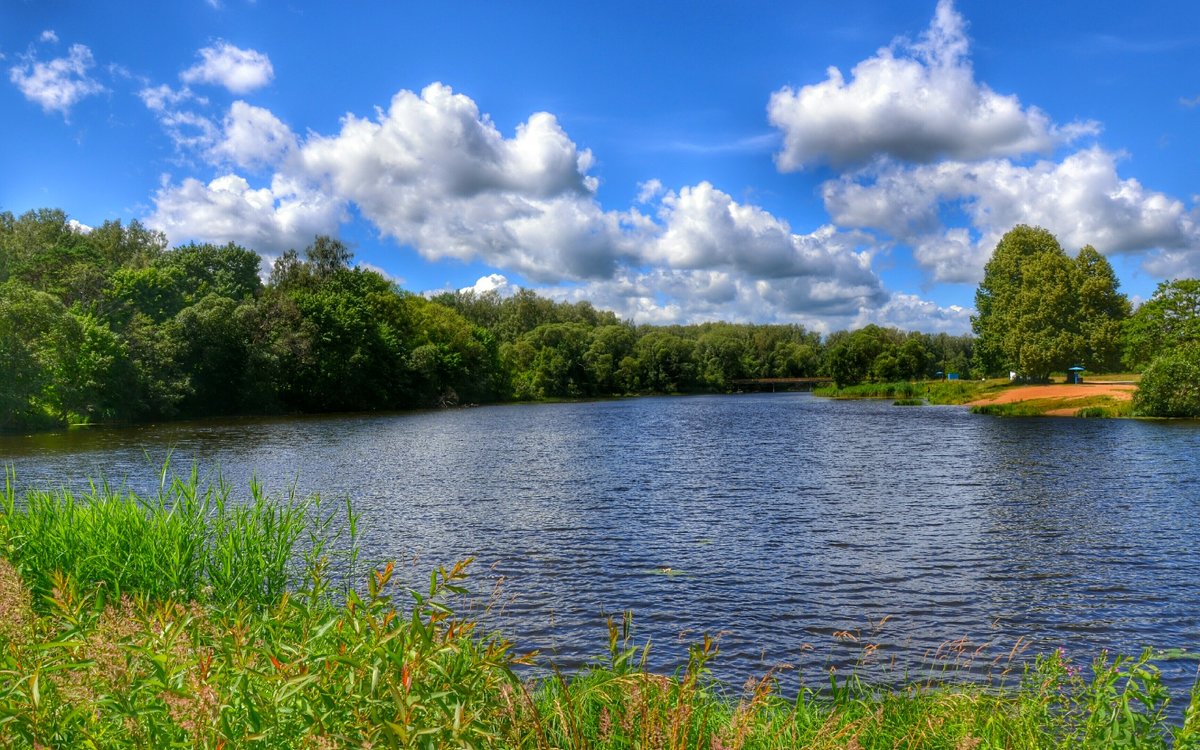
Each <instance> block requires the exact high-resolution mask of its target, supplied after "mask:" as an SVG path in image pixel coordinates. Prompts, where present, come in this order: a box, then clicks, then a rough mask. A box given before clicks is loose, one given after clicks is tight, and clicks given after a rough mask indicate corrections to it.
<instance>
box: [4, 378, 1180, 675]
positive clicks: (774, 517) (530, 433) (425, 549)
mask: <svg viewBox="0 0 1200 750" xmlns="http://www.w3.org/2000/svg"><path fill="white" fill-rule="evenodd" d="M168 451H171V452H173V459H172V460H173V464H174V466H175V467H176V468H177V469H180V470H185V469H186V468H187V466H188V465H189V464H190V463H191V462H193V461H196V462H199V465H200V467H201V468H202V470H212V469H215V468H216V467H219V468H220V471H221V473H222V474H223V476H224V477H225V478H226V479H227V480H229V481H231V482H233V483H234V484H235V485H238V486H239V487H241V488H244V487H245V484H246V481H247V480H248V479H249V477H251V476H252V475H257V477H258V479H259V480H260V481H261V482H263V483H264V484H265V485H266V486H267V487H268V489H274V490H278V491H284V490H286V489H287V488H288V487H290V486H292V485H296V486H297V487H298V489H299V490H300V491H301V492H312V491H319V492H320V493H321V494H322V495H323V496H324V497H327V498H328V497H341V496H349V497H350V498H351V499H352V501H353V503H354V505H355V506H356V507H357V508H358V509H359V510H361V512H362V514H363V522H362V523H363V527H364V530H365V531H364V537H363V541H364V545H365V548H366V554H367V555H368V556H370V557H371V558H374V559H396V560H399V561H401V562H402V565H401V575H403V576H404V577H405V578H406V580H408V581H411V582H413V583H417V582H419V581H421V580H422V579H425V580H427V579H428V571H429V570H430V569H431V568H432V567H434V566H436V565H438V564H449V563H451V562H453V561H455V560H457V559H459V558H463V557H467V556H474V557H475V558H476V562H475V564H474V566H473V568H472V570H473V571H474V575H473V582H472V584H471V587H472V589H473V590H474V591H476V592H478V593H479V596H478V597H477V599H476V600H475V601H474V602H473V603H471V604H470V606H473V607H477V608H478V607H480V606H481V601H482V600H483V599H486V598H489V595H491V594H492V593H493V591H496V592H498V593H497V598H495V599H494V602H495V606H493V608H492V609H491V610H490V611H489V612H488V613H487V614H486V615H485V617H484V619H485V621H486V623H487V624H488V625H492V626H497V627H500V628H502V629H503V630H504V632H505V634H506V635H508V636H509V637H510V638H512V639H513V640H515V641H516V643H517V646H518V648H520V649H522V650H526V649H533V648H537V649H541V650H542V652H543V654H546V655H550V656H552V657H553V658H555V659H556V660H557V661H558V662H559V663H560V664H563V665H567V666H572V665H576V664H578V663H580V661H581V660H586V659H588V658H590V657H595V656H599V655H600V654H601V653H602V652H603V651H604V650H605V644H606V641H605V632H606V631H605V626H604V622H605V616H606V615H610V614H615V615H618V616H619V614H620V613H621V612H623V611H625V610H632V611H633V612H634V622H635V627H636V633H637V636H638V638H639V640H642V641H644V640H646V639H650V640H652V642H653V645H652V648H651V661H652V663H653V664H654V665H655V666H656V667H659V668H664V669H670V668H673V667H675V666H677V665H678V664H679V663H680V661H681V660H682V659H685V658H686V648H687V645H688V644H691V643H694V642H696V641H697V640H698V639H699V638H700V637H701V636H702V634H704V633H710V634H720V638H721V640H720V645H721V655H720V656H719V657H718V660H717V661H716V663H715V667H716V672H717V674H718V675H719V676H722V677H724V678H726V679H729V680H731V681H736V682H740V681H741V680H743V679H745V678H746V677H749V676H752V675H761V674H762V673H763V672H764V671H765V670H767V669H769V668H770V667H771V666H773V665H776V664H780V663H787V664H790V665H792V666H794V667H795V669H794V670H793V671H789V672H788V673H787V675H788V676H787V677H786V681H794V680H796V679H797V678H796V675H800V676H801V678H802V679H803V680H804V682H805V683H807V684H810V685H813V684H816V685H819V684H822V682H824V681H825V680H827V677H825V676H824V670H826V669H827V668H828V667H829V666H830V665H833V666H839V667H842V668H845V667H846V666H847V665H849V664H853V663H855V662H858V661H863V660H864V659H865V664H866V666H865V667H862V668H863V669H865V670H866V671H868V672H871V671H872V670H878V669H881V668H885V669H886V670H887V671H885V672H884V674H889V675H895V676H896V677H897V678H899V677H900V676H902V674H903V672H904V671H906V670H908V671H909V672H910V674H911V673H912V672H913V671H914V670H919V669H920V668H922V667H923V666H927V665H929V664H930V663H931V662H933V661H937V660H938V659H940V660H942V661H946V660H950V661H954V660H970V661H971V662H972V665H973V669H975V670H978V671H986V670H987V669H989V666H988V664H989V662H990V660H992V659H995V658H1000V659H1001V664H1004V663H1007V658H1006V656H1007V654H1008V653H1009V652H1010V651H1011V650H1012V649H1013V648H1014V647H1017V648H1018V650H1019V649H1020V647H1021V646H1024V645H1026V644H1029V650H1028V651H1027V652H1026V654H1027V655H1028V654H1032V653H1035V652H1045V651H1048V650H1050V649H1053V648H1057V647H1063V648H1064V649H1066V650H1067V651H1068V653H1070V654H1072V655H1074V656H1076V657H1078V658H1081V659H1090V658H1091V657H1092V656H1094V655H1095V654H1096V653H1098V652H1099V650H1100V649H1102V648H1108V649H1110V650H1115V651H1120V652H1138V651H1140V650H1141V648H1142V647H1144V646H1155V647H1158V648H1162V649H1168V648H1185V649H1189V650H1192V651H1196V650H1200V483H1197V481H1196V467H1197V466H1200V425H1197V424H1196V423H1173V422H1141V421H1133V420H1075V419H1050V418H1042V419H1000V418H992V417H984V416H978V415H972V414H970V413H968V412H967V410H966V409H964V408H962V407H933V406H929V407H919V408H918V407H895V406H892V405H891V403H890V402H876V401H857V402H843V401H829V400H823V399H818V398H815V397H812V396H810V395H808V394H761V395H738V396H711V397H679V398H642V399H630V400H619V401H604V402H594V403H571V404H545V405H516V406H496V407H484V408H474V409H462V410H454V411H438V412H424V413H408V414H399V415H394V414H389V415H353V416H336V417H314V418H288V419H250V420H236V421H209V422H191V423H182V424H171V425H161V426H147V427H138V428H130V429H118V430H105V429H94V430H81V431H72V432H68V433H63V434H58V435H43V436H34V437H17V438H0V462H3V463H10V464H12V465H13V466H14V467H15V470H16V476H17V480H18V483H19V484H20V485H22V486H30V485H38V486H44V485H47V484H50V485H57V484H61V483H63V482H64V481H68V480H71V481H77V480H82V479H84V478H86V477H97V476H104V477H106V478H107V479H108V480H109V481H110V482H113V483H116V484H121V483H124V484H126V485H128V486H130V487H131V488H139V489H145V488H149V487H153V486H156V482H157V472H158V469H159V468H160V467H161V463H162V461H163V458H164V457H165V456H166V454H167V452H168ZM665 568H669V569H670V574H669V575H667V574H664V570H663V569H665ZM881 622H882V624H881ZM959 639H963V640H961V641H960V640H959ZM955 641H959V642H958V643H957V644H954V642H955ZM947 644H950V645H947ZM976 648H980V651H979V653H978V655H974V654H975V650H976ZM939 649H940V654H939ZM880 665H883V667H881V666H880ZM1161 666H1162V667H1163V669H1164V672H1165V673H1166V675H1167V678H1168V680H1169V681H1170V682H1171V683H1173V684H1174V685H1176V686H1183V685H1190V682H1191V679H1192V676H1193V675H1194V674H1195V670H1196V662H1195V661H1188V660H1181V661H1169V662H1163V663H1162V664H1161ZM885 679H886V677H885Z"/></svg>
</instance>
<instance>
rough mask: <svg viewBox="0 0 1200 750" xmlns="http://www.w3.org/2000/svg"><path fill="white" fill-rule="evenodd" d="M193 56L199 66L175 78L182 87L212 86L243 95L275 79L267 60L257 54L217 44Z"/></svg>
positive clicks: (255, 51)
mask: <svg viewBox="0 0 1200 750" xmlns="http://www.w3.org/2000/svg"><path fill="white" fill-rule="evenodd" d="M196 54H197V55H198V56H199V57H200V62H198V63H196V64H195V65H193V66H192V67H190V68H188V69H187V70H185V71H183V72H182V73H180V74H179V77H180V79H182V80H183V82H184V83H208V84H214V85H218V86H224V87H225V88H227V89H229V90H230V91H232V92H233V93H235V94H245V93H248V92H250V91H253V90H255V89H259V88H262V87H263V86H266V85H267V84H268V83H270V82H271V80H272V79H273V78H274V77H275V68H274V67H273V66H272V65H271V59H270V58H269V57H267V55H266V54H264V53H262V52H258V51H257V50H252V49H242V48H240V47H235V46H233V45H232V44H230V43H229V42H226V41H218V42H217V43H216V44H214V45H212V46H211V47H204V48H203V49H201V50H200V51H199V52H197V53H196Z"/></svg>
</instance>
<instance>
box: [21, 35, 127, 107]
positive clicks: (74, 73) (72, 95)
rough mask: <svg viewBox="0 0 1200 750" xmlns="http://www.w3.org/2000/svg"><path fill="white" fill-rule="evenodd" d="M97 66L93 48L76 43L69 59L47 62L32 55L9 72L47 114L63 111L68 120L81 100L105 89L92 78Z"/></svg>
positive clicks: (30, 98) (60, 58)
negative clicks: (92, 70) (94, 68)
mask: <svg viewBox="0 0 1200 750" xmlns="http://www.w3.org/2000/svg"><path fill="white" fill-rule="evenodd" d="M95 65H96V61H95V59H94V58H93V57H92V51H91V49H89V48H88V47H87V46H85V45H82V44H72V45H71V47H70V49H68V50H67V56H66V57H57V58H54V59H52V60H45V61H43V60H38V59H36V58H34V57H33V56H32V54H31V55H27V56H25V57H24V58H23V59H22V62H21V64H20V65H15V66H13V67H12V68H10V69H9V71H8V77H9V80H11V81H12V82H13V83H14V84H16V86H17V88H18V89H20V91H21V93H22V94H24V95H25V98H26V99H29V100H30V101H32V102H36V103H37V104H39V105H40V106H41V108H42V110H43V111H45V112H59V113H61V114H62V116H63V117H64V118H66V117H67V116H68V115H69V114H70V111H71V107H73V106H75V104H76V103H77V102H79V101H80V100H81V99H84V98H85V97H88V96H92V95H94V94H99V93H101V92H103V91H104V90H105V88H104V86H103V85H101V83H100V82H99V81H97V80H96V79H94V78H92V76H91V73H90V71H91V69H92V68H93V67H95Z"/></svg>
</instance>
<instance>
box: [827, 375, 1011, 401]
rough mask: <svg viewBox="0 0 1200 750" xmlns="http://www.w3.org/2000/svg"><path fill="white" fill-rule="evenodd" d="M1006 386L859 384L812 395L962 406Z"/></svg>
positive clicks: (1000, 382)
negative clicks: (919, 401) (921, 401)
mask: <svg viewBox="0 0 1200 750" xmlns="http://www.w3.org/2000/svg"><path fill="white" fill-rule="evenodd" d="M1007 385H1008V381H1007V380H988V381H977V380H922V381H916V382H907V381H902V382H898V383H860V384H858V385H847V386H842V387H840V388H839V387H836V386H827V387H824V388H816V389H814V390H813V395H816V396H824V397H825V398H841V399H862V398H881V399H896V400H905V401H913V400H925V401H927V402H928V403H930V404H965V403H967V402H968V401H974V400H975V399H978V398H983V397H984V396H987V395H988V394H990V393H995V392H996V391H999V390H1001V389H1003V388H1004V387H1005V386H1007Z"/></svg>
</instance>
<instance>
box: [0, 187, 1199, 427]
mask: <svg viewBox="0 0 1200 750" xmlns="http://www.w3.org/2000/svg"><path fill="white" fill-rule="evenodd" d="M263 263H264V261H263V260H262V259H261V258H260V256H259V255H258V254H257V253H256V252H254V251H253V250H251V249H246V248H242V247H239V246H237V245H233V244H229V245H224V246H216V245H210V244H199V245H197V244H189V245H183V246H180V247H176V248H168V247H167V244H166V240H165V238H164V237H163V235H161V234H159V233H157V232H154V231H151V230H148V229H146V228H145V227H143V226H142V225H140V224H138V223H137V222H132V223H130V224H127V225H126V224H122V223H121V222H119V221H110V222H106V223H105V224H104V225H102V226H100V227H98V228H95V229H90V230H83V229H81V228H80V227H79V225H78V224H75V223H73V222H71V221H69V220H68V218H67V216H66V214H65V213H64V212H63V211H60V210H54V209H43V210H38V211H31V212H28V213H26V214H23V215H21V216H19V217H17V216H14V215H12V214H11V213H0V430H36V429H48V428H54V427H58V426H63V425H70V424H87V423H92V424H94V423H133V422H141V421H157V420H167V419H183V418H193V417H202V416H219V415H237V414H260V413H294V412H325V411H357V410H379V409H404V408H419V407H431V406H448V405H454V404H470V403H488V402H499V401H509V400H536V399H562V398H593V397H603V396H613V395H628V394H643V393H680V392H682V393H689V392H732V391H737V390H741V389H743V388H746V387H752V386H748V385H747V384H748V383H753V382H754V381H756V380H761V379H781V378H782V379H799V378H828V379H829V380H831V381H833V382H835V383H836V385H837V386H838V387H839V388H845V387H847V386H858V385H860V384H868V385H869V386H870V387H876V386H879V385H884V384H890V383H896V382H901V381H903V382H913V381H922V380H929V379H934V378H937V377H947V376H948V375H949V374H951V373H955V374H958V375H959V376H960V377H961V378H963V379H964V380H978V379H979V378H981V377H983V376H997V375H999V376H1007V375H1008V373H1009V372H1010V371H1012V372H1016V373H1017V374H1018V375H1019V376H1021V377H1023V378H1030V379H1035V380H1036V379H1040V378H1044V377H1045V376H1046V375H1047V373H1049V372H1051V371H1053V370H1059V371H1062V370H1063V369H1064V368H1066V367H1068V366H1070V365H1074V364H1081V365H1082V366H1084V367H1086V368H1087V369H1088V372H1089V374H1090V373H1093V372H1103V371H1112V370H1115V369H1119V366H1120V365H1121V364H1122V361H1123V362H1124V365H1125V366H1126V367H1130V368H1134V369H1137V370H1141V369H1143V368H1146V369H1148V368H1150V367H1151V366H1152V365H1153V363H1154V362H1155V360H1156V359H1157V358H1158V357H1160V356H1163V355H1164V354H1166V353H1170V352H1176V351H1178V350H1179V349H1180V348H1181V347H1182V346H1183V345H1185V344H1187V343H1188V342H1194V341H1197V340H1198V337H1200V322H1198V321H1200V304H1198V303H1197V300H1198V299H1200V282H1198V281H1195V280H1182V281H1172V282H1166V283H1164V284H1163V285H1160V287H1159V290H1158V292H1156V293H1155V295H1154V297H1153V298H1151V299H1150V300H1148V301H1147V302H1146V303H1145V304H1143V305H1142V306H1141V307H1139V308H1138V309H1137V310H1136V311H1134V312H1133V313H1132V315H1130V314H1129V304H1128V301H1127V300H1126V299H1125V297H1124V296H1123V295H1121V294H1120V293H1119V292H1118V291H1117V287H1118V282H1117V279H1116V277H1115V276H1114V275H1113V273H1112V269H1111V267H1110V266H1109V265H1108V263H1107V261H1106V260H1105V259H1104V257H1103V256H1102V255H1100V254H1099V253H1097V252H1095V251H1094V250H1091V249H1090V248H1084V249H1083V250H1081V251H1080V253H1079V254H1078V256H1077V257H1075V258H1069V257H1067V256H1066V254H1065V253H1064V251H1063V250H1062V248H1061V247H1060V246H1059V245H1058V243H1057V241H1056V240H1054V238H1053V236H1052V235H1050V234H1049V233H1048V232H1045V231H1044V230H1040V229H1033V228H1030V227H1017V228H1015V229H1014V230H1012V231H1011V232H1010V233H1009V234H1007V235H1005V238H1004V239H1003V240H1002V241H1001V243H1000V244H999V245H998V246H997V249H996V253H995V255H994V256H993V258H992V261H990V262H989V265H988V270H987V271H986V273H985V278H984V282H983V283H982V284H981V285H980V289H979V293H978V294H977V300H976V301H977V306H978V308H979V314H978V315H977V316H976V318H975V332H976V334H977V337H973V336H969V335H962V336H953V335H948V334H945V333H937V334H930V333H921V332H914V331H901V330H898V329H895V328H887V327H882V326H878V325H867V326H864V327H862V328H860V329H857V330H854V331H835V332H832V333H829V334H827V335H826V336H824V337H822V336H821V335H819V334H818V333H816V332H814V331H810V330H808V329H806V328H804V327H803V326H801V325H796V324H778V325H776V324H745V323H703V324H695V325H666V326H651V325H635V324H633V323H631V322H629V321H622V320H620V319H618V318H617V316H616V315H614V314H613V313H611V312H607V311H602V310H597V309H596V308H594V307H593V306H592V305H590V304H589V303H587V302H576V303H567V302H556V301H553V300H550V299H546V298H543V297H539V296H538V295H536V294H534V293H533V292H530V291H528V290H522V291H520V292H518V293H517V294H515V295H511V296H504V297H502V296H500V295H498V294H496V293H494V292H491V293H483V294H477V293H474V292H471V291H458V292H445V293H441V294H436V295H431V296H422V295H417V294H412V293H409V292H406V291H404V290H402V289H400V288H399V287H398V286H397V285H396V284H394V283H393V282H392V281H390V280H388V279H387V278H385V277H384V276H383V275H381V274H379V273H377V272H375V271H372V270H370V269H367V268H364V267H361V266H355V265H354V263H353V255H352V253H351V252H350V249H349V248H347V247H346V246H345V245H344V244H343V243H341V242H340V241H338V240H336V239H333V238H330V237H324V236H320V237H316V238H314V240H313V242H312V243H311V244H310V245H309V246H308V247H306V248H304V249H303V250H302V251H299V252H297V251H288V252H286V253H284V254H283V255H282V256H280V257H279V258H276V259H275V260H274V261H273V263H272V264H271V266H270V268H269V269H264V266H263ZM264 270H266V271H268V272H266V273H264ZM1189 351H1192V350H1189ZM1122 358H1123V360H1122ZM1193 359H1194V358H1193ZM1165 367H1166V365H1164V366H1163V368H1160V370H1162V371H1165V369H1164V368H1165ZM1173 372H1182V370H1179V369H1178V368H1176V369H1175V370H1173ZM1178 382H1179V381H1178V380H1171V379H1170V378H1159V379H1155V378H1151V379H1150V380H1149V381H1148V386H1149V387H1150V388H1151V389H1155V388H1160V389H1161V388H1164V387H1168V383H1169V387H1170V388H1175V387H1176V386H1177V385H1178ZM1160 383H1163V384H1162V385H1160ZM897 397H899V396H897ZM904 397H912V396H904ZM931 400H933V399H931ZM961 400H963V399H960V401H961ZM1190 403H1191V402H1190V401H1189V400H1188V399H1187V397H1186V396H1183V397H1175V396H1162V397H1159V396H1155V395H1153V394H1151V395H1149V396H1148V397H1147V398H1145V399H1144V400H1143V401H1141V402H1139V406H1138V411H1139V413H1144V414H1152V415H1164V416H1165V415H1172V416H1184V415H1195V414H1200V411H1197V407H1195V406H1191V405H1190ZM1170 404H1174V405H1170ZM1179 404H1189V405H1187V406H1185V407H1183V408H1177V406H1175V405H1179Z"/></svg>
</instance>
